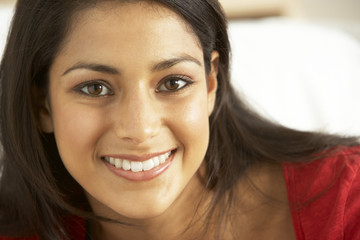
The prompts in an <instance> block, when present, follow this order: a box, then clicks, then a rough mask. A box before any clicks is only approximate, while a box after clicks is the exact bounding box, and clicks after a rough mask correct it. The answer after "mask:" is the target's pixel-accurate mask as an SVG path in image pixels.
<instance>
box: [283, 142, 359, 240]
mask: <svg viewBox="0 0 360 240" xmlns="http://www.w3.org/2000/svg"><path fill="white" fill-rule="evenodd" d="M359 167H360V147H353V148H345V149H343V150H342V151H339V152H337V153H336V154H334V156H333V157H328V158H325V159H322V160H317V161H314V162H312V163H310V164H300V165H294V164H283V172H284V176H285V181H286V184H287V190H288V197H289V202H292V203H303V204H297V205H296V204H292V205H291V213H292V219H293V225H294V229H295V233H296V239H299V240H300V239H301V240H303V239H306V240H321V239H326V240H340V239H343V240H350V239H351V240H356V239H360V172H359ZM306 201H308V204H304V202H306Z"/></svg>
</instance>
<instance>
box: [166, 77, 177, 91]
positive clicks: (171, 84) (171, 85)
mask: <svg viewBox="0 0 360 240" xmlns="http://www.w3.org/2000/svg"><path fill="white" fill-rule="evenodd" d="M164 85H165V88H166V89H167V90H170V91H174V90H176V89H178V88H179V86H180V84H179V80H177V79H171V80H168V81H166V82H165V83H164Z"/></svg>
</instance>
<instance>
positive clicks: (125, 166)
mask: <svg viewBox="0 0 360 240" xmlns="http://www.w3.org/2000/svg"><path fill="white" fill-rule="evenodd" d="M122 168H123V169H124V170H130V169H131V164H130V161H129V160H124V161H123V164H122Z"/></svg>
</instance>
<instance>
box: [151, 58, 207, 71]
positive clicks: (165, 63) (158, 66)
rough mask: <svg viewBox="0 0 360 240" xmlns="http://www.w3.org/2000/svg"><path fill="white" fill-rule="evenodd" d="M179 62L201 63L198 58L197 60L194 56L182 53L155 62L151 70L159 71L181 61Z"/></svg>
mask: <svg viewBox="0 0 360 240" xmlns="http://www.w3.org/2000/svg"><path fill="white" fill-rule="evenodd" d="M181 62H193V63H195V64H197V65H199V66H202V65H201V62H200V61H199V60H197V59H196V58H194V57H192V56H190V55H182V56H179V57H174V58H170V59H166V60H164V61H161V62H159V63H156V64H155V65H154V66H153V67H152V68H151V70H152V71H153V72H159V71H162V70H165V69H168V68H171V67H172V66H174V65H176V64H178V63H181Z"/></svg>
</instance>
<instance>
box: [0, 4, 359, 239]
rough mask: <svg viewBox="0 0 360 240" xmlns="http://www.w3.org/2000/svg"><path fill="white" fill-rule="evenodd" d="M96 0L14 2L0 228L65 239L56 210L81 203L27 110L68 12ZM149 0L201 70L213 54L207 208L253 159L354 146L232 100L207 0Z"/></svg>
mask: <svg viewBox="0 0 360 240" xmlns="http://www.w3.org/2000/svg"><path fill="white" fill-rule="evenodd" d="M99 1H100V0H99ZM113 1H115V0H113ZM124 1H125V0H119V2H124ZM126 1H127V2H131V0H126ZM137 1H139V0H137ZM96 2H98V1H96V0H92V1H91V0H57V1H56V0H52V1H49V0H19V1H18V2H17V5H16V11H15V15H14V18H13V22H12V25H11V29H10V32H9V37H8V41H7V45H6V48H5V52H4V56H3V59H2V62H1V67H0V77H1V106H0V113H1V114H0V120H1V122H0V124H1V142H2V145H3V153H2V159H1V171H2V176H1V182H0V235H9V236H25V235H29V234H37V235H38V236H39V237H40V239H54V240H60V239H63V238H64V237H65V236H66V231H65V230H64V227H63V223H62V220H63V216H64V215H65V214H66V213H69V212H70V213H72V214H77V213H78V212H79V211H78V209H79V208H81V209H82V210H84V209H85V210H86V208H87V206H86V200H85V199H84V196H83V194H82V191H81V188H80V186H79V185H77V183H76V182H75V180H74V179H72V178H71V177H70V175H69V174H68V172H67V171H66V169H65V167H64V166H63V165H62V162H61V160H60V158H59V155H58V153H57V148H56V143H55V141H54V136H53V135H52V134H50V135H47V134H43V133H42V132H41V130H40V129H39V127H38V124H37V110H38V98H40V99H41V97H44V94H46V89H47V82H48V72H49V67H50V66H51V64H52V62H53V60H54V58H55V57H56V54H57V52H58V50H59V48H60V47H61V44H62V41H63V39H64V37H65V35H66V33H67V31H68V29H69V25H70V21H71V17H72V16H73V15H74V14H75V13H76V12H78V11H80V10H81V9H84V8H87V7H91V6H92V5H94V4H96ZM151 2H155V3H159V4H162V5H164V6H166V7H168V8H170V9H172V10H173V11H174V12H176V13H177V14H179V15H180V16H181V17H182V18H183V19H184V20H185V21H186V22H187V23H188V24H189V25H190V26H191V27H192V30H193V31H194V32H195V34H196V35H197V37H198V38H199V40H200V43H201V46H202V49H203V53H204V62H205V65H206V67H205V68H206V72H207V73H208V72H209V70H210V54H211V52H212V51H213V50H217V51H218V52H219V54H220V62H219V66H218V67H219V74H218V91H217V99H216V105H215V110H214V112H213V114H212V115H211V117H210V143H209V147H208V151H207V154H206V157H205V161H206V166H207V175H206V177H205V179H204V182H205V184H206V186H207V187H208V188H210V189H212V191H213V192H214V197H213V201H212V209H215V207H216V206H226V207H224V208H227V209H229V208H230V206H231V197H229V198H225V197H224V196H231V195H232V194H233V191H234V190H233V189H234V185H235V184H236V182H237V181H238V180H239V179H240V178H241V177H242V176H243V175H244V173H245V172H246V170H247V169H248V168H249V167H250V166H251V165H254V164H257V163H259V162H262V161H270V162H280V161H289V162H301V161H308V160H309V159H313V158H314V157H313V156H314V154H315V153H319V152H323V151H324V150H327V149H329V148H333V147H335V146H338V145H355V144H357V139H355V138H343V137H339V136H333V135H327V134H321V133H313V132H301V131H295V130H291V129H288V128H286V127H283V126H280V125H278V124H275V123H272V122H270V121H268V120H266V119H264V118H262V117H260V116H259V115H257V114H256V113H255V112H253V111H252V110H251V109H249V108H248V107H247V106H246V105H245V104H244V103H243V102H242V101H241V100H240V99H239V97H238V96H237V95H236V94H235V92H234V90H233V88H232V87H231V85H230V82H229V62H230V57H229V56H230V45H229V40H228V35H227V23H226V20H225V16H224V13H223V11H222V9H221V6H220V5H219V3H218V1H217V0H153V1H151ZM34 92H37V93H38V94H37V95H34ZM41 93H42V94H41ZM225 201H226V202H225ZM211 212H212V211H211V210H210V211H209V214H211ZM225 213H226V211H224V216H225Z"/></svg>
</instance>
